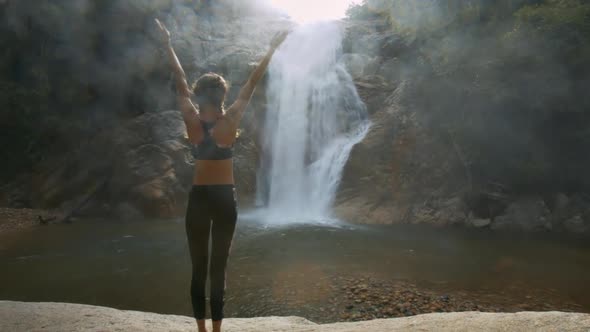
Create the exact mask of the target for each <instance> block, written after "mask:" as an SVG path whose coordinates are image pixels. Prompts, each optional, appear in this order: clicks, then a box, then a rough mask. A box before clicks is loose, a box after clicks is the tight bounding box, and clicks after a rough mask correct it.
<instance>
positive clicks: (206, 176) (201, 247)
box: [156, 20, 287, 332]
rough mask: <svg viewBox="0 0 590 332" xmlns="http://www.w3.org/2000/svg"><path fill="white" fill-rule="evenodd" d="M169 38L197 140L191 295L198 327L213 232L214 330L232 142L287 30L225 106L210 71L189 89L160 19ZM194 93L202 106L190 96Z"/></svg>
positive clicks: (228, 219)
mask: <svg viewBox="0 0 590 332" xmlns="http://www.w3.org/2000/svg"><path fill="white" fill-rule="evenodd" d="M156 23H157V24H158V27H159V30H160V32H161V33H162V36H163V39H164V41H165V42H166V47H167V50H168V55H169V57H170V62H171V65H172V70H173V72H174V74H175V78H176V90H177V93H178V104H179V108H180V110H181V112H182V117H183V119H184V123H185V125H186V130H187V133H188V138H189V141H190V142H191V143H192V144H193V147H194V148H193V155H194V157H195V159H196V161H195V171H194V176H193V187H192V189H191V192H190V194H189V202H188V207H187V211H186V221H185V222H186V233H187V237H188V243H189V249H190V255H191V261H192V265H193V272H192V280H191V299H192V305H193V311H194V315H195V318H196V320H197V325H198V328H199V332H204V331H206V328H205V307H206V306H205V283H206V280H207V263H208V257H209V252H208V245H209V235H210V233H211V241H212V245H211V247H212V250H211V264H210V269H211V270H210V278H211V279H210V280H211V283H210V286H211V294H210V302H211V303H210V305H211V319H212V321H213V331H214V332H218V331H220V330H221V320H222V319H223V303H224V302H223V296H224V292H225V267H226V263H227V258H228V255H229V251H230V247H231V242H232V239H233V235H234V229H235V226H236V219H237V207H236V196H235V188H234V176H233V163H232V147H233V143H234V141H235V138H236V130H237V128H238V126H239V124H240V120H241V119H242V114H243V113H244V110H245V109H246V106H248V103H249V102H250V99H251V97H252V93H253V92H254V88H255V87H256V84H258V82H259V81H260V79H261V78H262V76H263V75H264V72H265V71H266V68H267V66H268V63H269V62H270V59H271V57H272V55H273V54H274V52H275V50H276V49H277V47H279V45H280V44H281V43H282V42H283V41H284V40H285V38H286V36H287V33H286V32H283V33H280V34H277V35H276V36H275V38H273V41H272V42H271V48H270V51H269V52H268V53H267V54H266V56H265V57H264V59H262V61H261V62H260V64H259V65H258V67H257V68H256V69H255V70H254V72H253V73H252V74H251V75H250V78H249V79H248V81H247V82H246V84H245V85H244V86H243V87H242V88H241V90H240V93H239V95H238V98H237V100H236V101H235V102H234V103H233V104H232V105H231V106H230V107H229V108H228V109H227V110H226V109H225V108H224V100H225V94H226V92H227V85H226V83H225V80H224V79H223V77H221V76H220V75H217V74H214V73H208V74H205V75H203V76H201V77H200V78H199V79H198V80H197V81H196V82H195V84H194V85H193V87H192V88H189V86H188V84H187V81H186V75H185V73H184V70H183V69H182V66H181V65H180V62H179V61H178V58H177V57H176V54H175V52H174V49H173V48H172V45H171V41H170V32H169V31H168V30H167V29H166V27H165V26H164V24H162V23H161V22H160V21H158V20H156ZM191 93H192V94H194V96H195V101H196V104H197V106H198V107H195V105H194V104H193V102H192V101H191Z"/></svg>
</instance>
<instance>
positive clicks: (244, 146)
mask: <svg viewBox="0 0 590 332" xmlns="http://www.w3.org/2000/svg"><path fill="white" fill-rule="evenodd" d="M0 9H2V11H1V13H2V15H3V17H5V18H6V21H5V23H4V24H3V25H2V31H1V32H2V34H3V35H5V36H7V37H9V39H10V42H8V41H6V40H5V44H6V47H7V50H8V52H7V54H6V57H5V58H4V59H2V60H3V61H2V63H3V65H4V67H3V69H6V71H7V72H8V71H12V72H14V73H13V75H12V76H8V78H9V79H12V82H13V83H11V84H14V85H17V86H19V87H22V88H23V89H28V90H30V91H41V89H42V88H43V89H44V90H43V93H44V95H43V98H44V99H43V101H45V102H46V103H48V104H49V105H46V107H44V108H40V107H39V104H41V102H38V103H35V104H34V105H32V106H31V110H30V111H29V112H28V113H30V114H32V117H31V118H26V119H23V120H25V121H23V122H26V123H30V122H34V121H35V120H34V117H37V118H41V119H42V120H43V123H42V124H40V125H39V126H38V127H37V129H39V130H41V131H42V132H44V133H45V132H47V134H46V135H45V136H40V137H39V138H38V139H37V140H31V142H30V143H29V144H31V146H32V147H33V150H34V152H35V153H37V154H38V157H36V158H30V160H29V161H31V165H27V166H28V167H22V168H21V169H20V173H21V174H22V175H21V176H18V175H17V178H11V179H8V181H6V182H7V184H5V185H4V190H3V195H2V197H0V199H1V200H2V202H3V204H4V205H9V206H34V207H40V208H59V209H61V210H64V211H70V210H72V209H75V208H76V207H77V206H80V205H81V204H82V203H84V202H85V201H87V203H86V204H84V207H83V208H82V209H81V210H80V211H78V213H83V214H84V213H85V214H90V215H102V216H113V215H114V216H121V217H171V216H179V215H182V214H183V212H184V206H185V202H186V195H187V192H188V190H189V188H190V184H191V179H192V167H193V160H192V157H191V156H190V151H189V144H188V141H187V139H186V132H185V127H184V124H183V122H182V119H181V116H180V112H179V111H177V110H174V109H175V108H176V105H175V92H174V89H173V86H174V85H173V81H172V75H171V73H170V70H169V65H168V59H167V57H166V55H165V53H164V52H163V50H162V48H161V47H160V45H159V44H158V40H157V39H156V38H155V36H154V31H155V30H154V29H155V26H154V21H153V19H154V18H155V17H158V18H160V19H161V20H163V21H164V22H165V23H166V25H167V26H168V27H169V29H170V30H171V33H172V39H173V45H174V47H175V50H176V51H177V54H178V56H179V58H180V61H181V63H182V64H183V67H184V69H185V71H186V73H187V75H188V78H189V80H190V81H193V80H194V79H196V78H198V77H199V76H200V75H201V74H203V73H205V72H208V71H213V72H218V73H220V74H222V75H223V76H224V77H225V78H226V79H227V80H228V82H229V84H230V91H229V95H228V102H229V103H231V102H232V101H233V99H234V97H235V95H236V93H237V91H238V89H239V88H240V86H241V85H242V84H243V83H244V82H245V81H246V79H247V77H248V75H249V74H250V72H251V70H252V69H253V68H254V66H255V65H256V64H257V63H258V61H259V60H260V59H261V58H262V56H263V55H264V54H265V52H266V51H267V50H268V45H269V41H270V38H271V37H272V35H273V34H274V33H276V32H277V31H279V30H282V29H285V28H287V27H289V26H290V25H291V23H290V22H289V21H287V20H285V19H283V18H281V17H280V16H279V15H277V14H276V13H273V12H270V11H268V10H266V9H264V8H262V7H260V8H259V7H256V5H248V4H243V3H240V2H236V1H219V2H210V1H156V0H153V1H135V0H126V1H105V2H101V3H100V4H99V3H94V2H86V1H84V2H76V3H75V4H74V3H69V4H68V3H62V2H58V1H47V2H43V3H38V2H34V1H7V2H3V3H2V4H1V7H0ZM68 21H70V23H71V24H75V25H76V26H77V28H76V29H75V30H72V29H71V26H70V25H68V24H66V22H68ZM29 43H30V44H34V43H45V46H44V47H45V48H44V49H43V50H42V51H43V53H39V52H35V49H36V48H37V47H36V46H30V47H25V46H24V45H25V44H29ZM58 64H61V67H56V66H57V65H58ZM10 66H12V67H11V68H8V67H10ZM35 75H37V76H39V75H40V76H42V78H43V77H44V78H45V81H44V82H41V81H42V80H41V79H40V78H39V77H36V76H35ZM41 83H44V84H45V86H43V87H40V85H41ZM263 91H264V83H263V84H262V86H260V87H259V88H258V89H257V93H256V94H255V97H254V99H253V101H252V103H251V104H250V107H249V111H248V112H247V115H246V116H245V119H244V122H243V132H242V135H241V136H240V138H239V139H238V142H237V147H236V158H235V170H236V178H237V182H238V183H237V184H238V188H239V190H240V194H241V195H240V197H247V196H248V194H249V193H251V192H253V190H254V183H255V179H254V175H255V167H256V161H257V152H256V146H255V138H256V126H255V123H256V122H255V121H253V119H254V118H255V117H256V116H257V113H258V112H260V111H263V110H264V102H265V99H264V96H263ZM10 94H12V95H14V93H11V92H10V91H8V92H7V95H9V96H8V97H11V96H10ZM17 102H18V103H19V104H23V103H24V102H21V101H17ZM59 107H63V109H61V110H60V109H59ZM43 111H45V112H46V113H43ZM4 112H5V113H6V111H4ZM14 113H17V111H15V112H14ZM13 116H14V117H22V116H23V112H20V113H18V114H16V115H13ZM19 119H20V118H19ZM48 119H49V120H48ZM18 129H21V130H22V131H26V130H28V129H30V130H32V129H33V128H28V127H24V126H23V127H21V128H18ZM18 134H22V133H18V132H17V133H15V136H16V135H18ZM50 135H52V136H53V137H55V138H54V140H53V142H48V140H47V139H46V138H47V136H50ZM5 143H7V145H10V144H9V142H5ZM15 150H17V149H15ZM15 152H16V153H18V154H19V155H24V154H25V153H24V152H23V151H15ZM15 173H17V174H18V173H19V172H15Z"/></svg>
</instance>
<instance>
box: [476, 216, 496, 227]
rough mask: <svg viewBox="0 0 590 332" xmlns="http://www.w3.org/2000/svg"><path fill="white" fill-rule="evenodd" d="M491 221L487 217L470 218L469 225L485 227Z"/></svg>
mask: <svg viewBox="0 0 590 332" xmlns="http://www.w3.org/2000/svg"><path fill="white" fill-rule="evenodd" d="M491 223H492V221H491V220H490V219H489V218H485V219H483V218H481V219H473V220H471V225H473V226H474V227H477V228H483V227H487V226H489V225H490V224H491Z"/></svg>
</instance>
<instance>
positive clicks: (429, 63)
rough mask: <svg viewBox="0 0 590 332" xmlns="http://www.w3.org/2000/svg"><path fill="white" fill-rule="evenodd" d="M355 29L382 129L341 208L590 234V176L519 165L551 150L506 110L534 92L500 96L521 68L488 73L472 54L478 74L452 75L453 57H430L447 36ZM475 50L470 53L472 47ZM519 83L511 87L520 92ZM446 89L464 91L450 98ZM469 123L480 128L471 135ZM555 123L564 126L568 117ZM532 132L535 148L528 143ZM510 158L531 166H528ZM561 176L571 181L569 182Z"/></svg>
mask: <svg viewBox="0 0 590 332" xmlns="http://www.w3.org/2000/svg"><path fill="white" fill-rule="evenodd" d="M347 29H348V30H347V31H348V33H347V40H346V41H345V50H346V51H347V52H348V53H347V54H345V60H346V62H347V66H348V68H349V71H350V72H351V74H352V75H353V76H354V77H355V80H356V84H357V88H358V90H359V93H360V95H361V96H362V98H363V99H364V101H365V102H366V104H367V106H368V110H369V113H370V115H371V119H372V121H373V127H372V129H371V131H370V132H369V133H368V135H367V137H366V139H365V140H364V141H363V142H361V143H360V144H358V145H357V146H356V147H355V148H354V150H353V151H352V154H351V157H350V160H349V162H348V164H347V166H346V169H345V172H344V177H343V180H342V181H343V182H342V185H341V191H340V193H339V197H338V200H337V204H336V213H337V214H338V215H340V216H342V217H344V218H345V219H347V220H353V221H357V222H361V223H377V224H400V223H403V224H430V225H436V226H449V225H461V226H467V227H474V228H491V229H492V230H510V231H527V232H531V231H565V232H572V233H578V234H582V233H586V234H587V233H588V232H589V231H590V219H589V218H588V216H589V215H590V196H588V195H587V194H585V193H584V192H585V190H584V189H580V188H581V187H583V183H584V176H585V175H584V176H582V177H581V178H580V179H579V181H577V182H576V181H575V180H564V179H566V178H568V177H569V175H565V174H562V176H559V177H558V176H555V177H554V178H546V179H537V178H535V176H536V174H537V173H535V171H532V170H528V169H525V171H526V172H530V173H524V172H523V170H522V169H524V167H522V165H518V166H514V165H517V164H518V163H520V162H521V159H519V158H518V156H516V154H519V153H520V154H521V155H522V154H523V153H527V151H529V152H530V153H531V155H534V153H535V152H534V151H538V150H540V149H546V150H549V149H550V148H548V147H547V146H543V145H542V144H543V143H542V141H539V139H534V138H531V137H529V138H525V136H526V135H529V136H532V135H533V134H532V133H531V132H530V130H528V131H527V130H522V128H519V127H518V126H517V125H516V124H515V123H518V121H520V120H518V119H515V118H513V117H511V116H508V115H505V114H504V113H503V112H506V113H510V112H512V113H511V114H515V113H518V110H520V108H519V107H520V106H518V105H515V104H513V103H515V102H514V100H515V99H517V98H522V99H525V98H526V97H522V96H519V97H514V96H511V97H508V98H512V100H511V102H510V103H509V102H505V104H504V105H503V106H500V105H498V103H497V100H496V99H497V98H499V97H498V96H497V94H498V93H502V90H503V89H505V87H504V84H505V83H503V82H504V81H501V80H502V79H501V78H500V77H502V76H506V77H517V76H518V75H520V74H521V73H520V72H519V70H520V69H518V70H516V71H515V72H514V73H505V72H500V71H498V70H496V72H495V73H494V75H497V76H491V74H490V73H489V72H488V73H486V74H487V75H488V76H487V77H479V78H478V77H477V75H479V74H478V73H477V72H478V71H483V70H482V69H481V67H476V66H475V65H473V64H472V63H471V62H473V61H481V59H478V58H475V60H473V59H471V60H469V59H467V60H465V67H466V68H467V69H465V71H467V72H468V74H469V75H473V76H474V77H476V78H475V79H474V81H472V82H464V81H462V80H461V79H457V77H456V76H452V74H449V73H446V72H447V71H448V72H452V70H453V69H452V68H450V64H447V65H445V66H443V67H441V68H434V66H436V65H439V66H440V65H441V64H440V63H437V62H436V61H435V60H432V59H431V58H430V57H429V55H428V54H425V52H426V51H425V50H430V51H431V53H432V54H434V55H437V54H436V53H437V52H438V51H439V50H438V49H437V48H438V47H442V46H441V45H442V44H443V40H444V39H443V38H442V37H440V38H441V41H438V40H434V41H433V39H434V38H433V37H432V36H431V37H430V40H428V42H425V41H420V40H418V39H416V38H408V36H402V35H400V34H399V33H394V32H393V31H392V29H390V28H388V22H387V21H386V20H383V19H380V18H378V17H373V18H372V19H369V20H357V21H354V22H350V23H349V24H348V28H347ZM445 33H448V34H450V32H448V31H445ZM445 42H448V41H445ZM433 45H434V46H433ZM465 49H466V52H469V51H468V50H469V47H465ZM447 56H448V57H452V56H453V55H452V54H451V55H447ZM493 56H496V57H500V56H499V55H493ZM482 57H483V56H482ZM494 61H497V59H495V60H494ZM515 61H517V60H515ZM469 66H471V67H469ZM488 66H489V65H488ZM439 70H442V71H443V74H440V73H439V72H438V71H439ZM526 70H530V68H528V69H526ZM484 73H485V71H484ZM463 75H465V73H463ZM441 76H442V77H441ZM541 76H542V75H541ZM478 80H479V81H478ZM450 85H453V86H457V87H458V89H463V88H462V87H463V86H464V89H463V90H464V91H466V92H465V93H462V92H463V91H461V92H457V91H456V90H453V89H450V88H447V86H450ZM514 89H515V90H514V91H512V92H505V93H511V94H516V93H518V90H516V88H514ZM445 90H446V92H447V93H451V92H453V93H455V94H456V96H455V97H452V96H447V95H444V91H445ZM474 95H476V96H475V97H474ZM570 97H571V96H570ZM525 101H526V100H521V101H519V102H525ZM449 107H451V108H454V109H455V110H457V111H456V112H457V113H458V112H464V113H466V114H476V113H477V112H476V111H475V110H477V111H478V112H479V111H480V109H481V108H483V107H486V108H489V109H490V110H489V111H490V112H492V111H497V113H496V114H495V115H487V117H488V118H489V120H486V121H488V123H485V121H483V123H479V126H482V127H478V122H477V121H473V120H472V119H470V116H471V115H467V116H465V117H464V122H465V123H464V124H463V123H462V121H461V120H460V119H458V118H456V117H455V113H453V112H448V111H447V109H448V108H449ZM548 107H549V106H548ZM446 111H447V112H446ZM445 112H446V118H443V116H445ZM484 112H485V111H484ZM516 116H518V115H516ZM539 116H540V115H539ZM531 123H532V122H531ZM463 125H466V126H467V127H468V128H467V130H471V131H475V132H476V133H475V134H473V133H469V132H467V135H466V134H465V132H464V131H463V132H462V130H464V129H462V128H461V126H463ZM554 125H555V127H556V128H558V127H559V126H560V125H562V124H560V123H558V122H555V123H554ZM470 126H472V127H470ZM507 127H511V128H512V129H511V130H513V131H514V132H513V133H512V132H511V133H509V134H506V135H504V136H500V137H495V136H492V135H502V134H499V133H501V132H504V131H505V130H506V128H507ZM478 130H481V131H480V132H477V131H478ZM558 130H560V129H555V131H558ZM461 135H464V136H461ZM483 135H490V136H487V137H483V138H482V136H483ZM507 135H510V136H507ZM527 137H528V136H527ZM525 139H527V140H528V141H527V142H528V143H527V144H528V145H527V146H526V147H522V141H521V140H525ZM564 148H565V149H576V147H575V146H574V147H570V146H568V147H564ZM492 149H496V150H497V151H498V152H499V153H501V154H496V155H497V159H496V164H495V166H494V164H489V163H488V162H487V161H486V158H489V157H490V155H493V154H492V153H490V151H491V150H492ZM519 149H522V151H521V150H519ZM516 151H520V152H516ZM547 153H549V152H547ZM521 157H522V156H521ZM546 157H547V158H549V157H548V156H546ZM525 158H526V157H525ZM523 159H524V158H523ZM489 162H490V163H492V162H493V160H490V161H489ZM529 162H531V163H538V164H532V165H535V166H531V169H533V168H532V167H538V168H541V167H544V165H545V164H544V162H552V163H553V164H554V165H553V167H554V169H559V168H562V169H564V167H563V164H562V162H561V161H560V160H554V161H549V160H545V161H539V160H537V161H529ZM583 162H584V159H583V158H578V160H576V161H575V163H577V164H578V165H579V164H580V163H583ZM482 165H483V166H482ZM507 165H510V167H513V168H514V169H516V167H521V169H519V171H518V172H520V173H518V172H515V171H514V170H513V169H512V168H508V166H507ZM565 168H567V167H565ZM513 172H515V173H516V174H519V175H518V176H516V175H515V174H514V173H513ZM547 176H548V177H551V176H552V175H551V174H550V173H547ZM572 179H573V178H572ZM561 180H564V182H562V183H559V181H561ZM552 181H553V183H552V184H551V185H549V183H551V182H552ZM565 181H572V182H571V183H574V184H576V185H574V186H573V187H575V188H577V189H574V190H571V191H569V192H567V193H564V192H563V191H565V190H566V189H565V188H572V186H571V185H570V186H568V185H563V183H565ZM559 188H561V189H559ZM560 190H561V191H560Z"/></svg>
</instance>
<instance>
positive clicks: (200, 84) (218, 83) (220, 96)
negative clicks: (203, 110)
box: [192, 73, 227, 112]
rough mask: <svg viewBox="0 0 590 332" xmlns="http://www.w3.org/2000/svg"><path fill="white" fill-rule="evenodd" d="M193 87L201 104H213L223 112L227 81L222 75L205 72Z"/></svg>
mask: <svg viewBox="0 0 590 332" xmlns="http://www.w3.org/2000/svg"><path fill="white" fill-rule="evenodd" d="M192 89H193V93H194V94H195V99H196V101H197V104H199V106H204V105H211V106H214V107H215V108H217V109H219V110H220V111H222V112H223V109H224V101H225V94H226V93H227V83H226V82H225V80H224V79H223V77H221V75H218V74H215V73H207V74H204V75H203V76H201V77H199V79H198V80H197V81H196V82H195V83H194V84H193V86H192Z"/></svg>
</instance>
